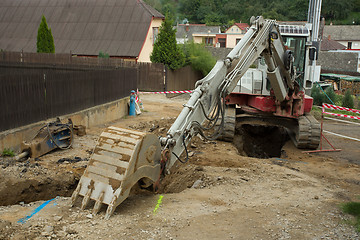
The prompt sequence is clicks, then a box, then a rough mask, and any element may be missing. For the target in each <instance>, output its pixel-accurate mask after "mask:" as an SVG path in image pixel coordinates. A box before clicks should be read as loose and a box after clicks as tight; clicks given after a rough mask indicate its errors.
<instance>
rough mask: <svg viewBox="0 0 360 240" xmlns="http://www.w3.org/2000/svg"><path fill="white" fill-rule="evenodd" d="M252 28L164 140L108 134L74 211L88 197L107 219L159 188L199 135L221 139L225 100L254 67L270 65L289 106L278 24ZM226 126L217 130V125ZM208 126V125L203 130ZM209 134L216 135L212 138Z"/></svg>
mask: <svg viewBox="0 0 360 240" xmlns="http://www.w3.org/2000/svg"><path fill="white" fill-rule="evenodd" d="M251 23H252V26H251V28H250V29H249V30H248V32H247V33H246V34H245V36H244V37H243V38H242V39H241V41H240V42H239V43H238V44H237V45H236V47H235V48H234V49H233V50H232V51H231V52H230V53H229V55H228V56H227V57H226V58H225V59H224V60H221V61H217V63H216V64H215V66H214V67H213V69H212V70H211V71H210V73H209V74H208V75H207V76H206V77H204V78H203V79H201V80H199V81H198V82H197V83H196V86H195V90H194V91H193V93H192V95H191V98H190V99H189V101H188V102H187V103H186V104H185V105H184V108H183V110H182V111H181V113H180V114H179V116H178V118H177V119H176V120H175V122H174V124H173V125H172V126H171V128H170V129H169V131H168V132H167V135H166V137H161V138H160V140H159V139H158V138H157V137H156V136H155V135H154V134H145V133H141V132H137V131H133V130H128V129H121V128H116V127H109V128H107V129H106V130H105V131H104V132H103V133H102V134H101V135H100V138H99V141H98V145H97V146H96V147H95V149H94V151H93V154H92V156H91V158H90V161H89V164H88V166H87V168H86V170H85V172H84V174H83V176H82V177H81V179H80V181H79V184H78V186H77V188H76V190H75V191H74V193H73V195H72V205H74V204H75V203H76V201H77V199H78V197H79V196H82V197H83V200H82V203H81V208H82V209H84V208H85V207H86V206H87V204H88V202H89V201H90V200H94V201H95V204H94V209H93V214H96V213H97V212H98V211H99V209H100V207H101V205H102V204H106V205H108V208H107V211H106V214H105V218H106V219H108V218H109V217H110V216H111V214H112V213H113V212H114V210H115V208H116V207H117V206H118V205H119V204H120V203H121V202H123V201H124V200H125V199H126V198H127V197H128V196H129V194H130V189H131V187H132V186H133V185H134V184H136V183H138V182H141V185H142V186H144V187H148V186H149V185H151V184H152V183H154V185H155V187H156V185H157V184H159V181H160V177H161V175H162V174H163V173H165V172H166V170H169V169H170V168H171V167H172V166H173V165H174V163H175V162H176V161H177V160H179V161H181V162H184V161H187V160H181V159H180V155H181V154H182V153H183V152H184V151H185V152H186V159H188V156H187V145H188V143H189V142H190V140H191V139H192V138H193V137H194V136H196V135H197V134H200V135H201V136H203V137H204V138H207V139H216V138H217V137H218V136H219V135H220V134H221V131H222V129H223V127H224V120H223V119H224V109H225V97H226V96H227V95H228V94H229V93H231V91H232V90H233V89H234V87H235V86H236V83H237V81H238V80H239V79H240V78H241V77H242V76H243V75H244V73H245V72H246V70H247V69H248V68H249V67H250V65H251V64H253V62H254V61H255V60H256V59H257V58H258V57H260V56H263V57H264V59H265V61H266V63H267V65H268V77H269V80H270V82H271V85H272V87H273V89H274V94H275V97H276V98H277V100H278V101H280V102H282V101H286V98H287V95H288V94H289V92H291V91H293V90H294V81H293V71H292V55H291V52H289V51H287V50H286V49H285V46H284V44H283V42H282V40H281V36H280V32H279V30H278V28H277V26H276V22H275V21H273V20H265V19H263V18H262V17H258V18H256V19H255V18H252V20H251ZM219 119H221V120H220V121H221V124H220V125H219V126H218V127H216V122H217V121H218V120H219ZM204 123H206V125H204ZM207 130H209V131H211V130H212V134H210V135H207V134H206V132H207Z"/></svg>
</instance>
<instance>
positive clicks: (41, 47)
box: [36, 15, 55, 53]
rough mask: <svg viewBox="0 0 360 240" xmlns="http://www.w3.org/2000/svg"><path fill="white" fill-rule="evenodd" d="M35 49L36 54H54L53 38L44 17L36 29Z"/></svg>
mask: <svg viewBox="0 0 360 240" xmlns="http://www.w3.org/2000/svg"><path fill="white" fill-rule="evenodd" d="M36 47H37V52H38V53H55V45H54V38H53V36H52V33H51V28H48V25H47V23H46V19H45V16H44V15H43V16H42V18H41V23H40V26H39V28H38V34H37V42H36Z"/></svg>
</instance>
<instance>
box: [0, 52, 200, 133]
mask: <svg viewBox="0 0 360 240" xmlns="http://www.w3.org/2000/svg"><path fill="white" fill-rule="evenodd" d="M200 78H201V74H198V73H195V72H194V71H193V70H192V69H191V67H185V68H183V69H180V70H176V71H167V70H166V68H165V67H164V65H163V64H154V63H135V62H129V61H124V60H122V59H113V58H111V59H102V58H84V57H73V56H71V54H46V53H41V54H39V53H23V52H0V131H4V130H8V129H12V128H16V127H19V126H23V125H27V124H30V123H34V122H37V121H41V120H45V119H48V118H52V117H56V116H61V115H64V114H69V113H73V112H76V111H79V110H83V109H86V108H89V107H93V106H96V105H99V104H103V103H107V102H110V101H114V100H117V99H121V98H123V97H126V96H129V94H130V91H131V90H136V89H139V90H140V91H164V90H189V89H194V86H195V82H196V81H197V80H199V79H200Z"/></svg>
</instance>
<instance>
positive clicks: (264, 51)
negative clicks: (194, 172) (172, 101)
mask: <svg viewBox="0 0 360 240" xmlns="http://www.w3.org/2000/svg"><path fill="white" fill-rule="evenodd" d="M251 23H252V24H251V28H250V29H249V30H248V31H247V33H246V34H245V35H244V37H243V38H242V39H241V41H240V42H239V43H238V44H237V45H236V47H235V48H234V49H233V50H232V51H231V52H230V53H229V54H228V56H227V57H226V58H225V59H224V60H219V61H217V63H216V64H215V66H214V67H213V69H212V70H211V71H210V73H209V74H208V75H207V76H206V77H204V78H203V79H201V80H199V81H198V82H197V83H196V89H195V90H194V92H193V93H192V96H191V98H190V99H189V101H188V102H187V103H186V104H185V105H184V108H183V110H182V111H181V113H180V115H179V116H178V118H177V119H176V120H175V122H174V124H173V125H172V126H171V128H170V129H169V131H168V133H167V136H166V137H162V138H160V144H161V146H162V148H163V149H164V150H163V151H166V152H167V154H164V155H165V156H167V159H165V160H166V162H167V163H166V168H167V169H169V168H171V167H172V165H173V164H174V163H175V162H176V161H177V160H180V161H186V160H181V159H180V158H179V156H180V155H181V154H182V152H183V151H186V152H187V149H186V146H187V144H188V143H189V142H190V140H191V138H192V137H193V136H195V135H196V134H200V135H201V136H203V137H205V138H208V139H216V138H217V137H218V136H219V135H220V134H221V131H222V129H223V125H224V123H223V122H221V123H220V124H219V127H218V128H216V127H215V122H216V121H217V120H219V119H221V121H223V119H224V117H223V116H224V102H225V101H222V99H223V98H224V97H225V96H227V95H228V94H230V93H231V92H232V90H233V89H234V88H235V86H236V83H237V82H238V81H239V79H240V78H241V77H242V76H243V75H244V73H245V72H246V70H247V69H249V67H250V65H251V64H253V63H254V61H255V60H256V59H257V58H259V57H260V56H262V57H263V58H264V59H265V62H266V64H267V66H268V72H267V75H268V79H269V81H270V83H271V86H272V88H273V91H274V95H275V97H276V99H277V100H278V101H279V102H283V101H286V98H287V96H288V94H289V93H290V92H292V91H294V82H295V81H294V71H293V68H292V62H293V57H292V54H291V52H290V51H288V50H286V48H285V45H284V44H283V42H282V39H281V36H280V31H279V29H278V27H277V25H276V22H275V21H274V20H267V19H263V18H262V17H258V18H256V19H255V18H254V17H253V18H252V19H251ZM205 121H207V122H208V126H209V127H203V126H202V125H203V124H204V122H205ZM211 127H213V128H214V130H213V131H214V133H213V134H212V135H210V136H206V135H205V131H206V130H209V129H210V128H211ZM186 157H187V154H186Z"/></svg>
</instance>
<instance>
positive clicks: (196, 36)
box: [176, 23, 220, 46]
mask: <svg viewBox="0 0 360 240" xmlns="http://www.w3.org/2000/svg"><path fill="white" fill-rule="evenodd" d="M176 30H177V31H176V41H177V43H179V44H183V43H185V42H187V41H194V42H195V43H204V44H206V45H209V46H214V45H215V38H216V34H218V33H220V27H219V26H206V24H189V23H186V24H178V25H177V26H176Z"/></svg>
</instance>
